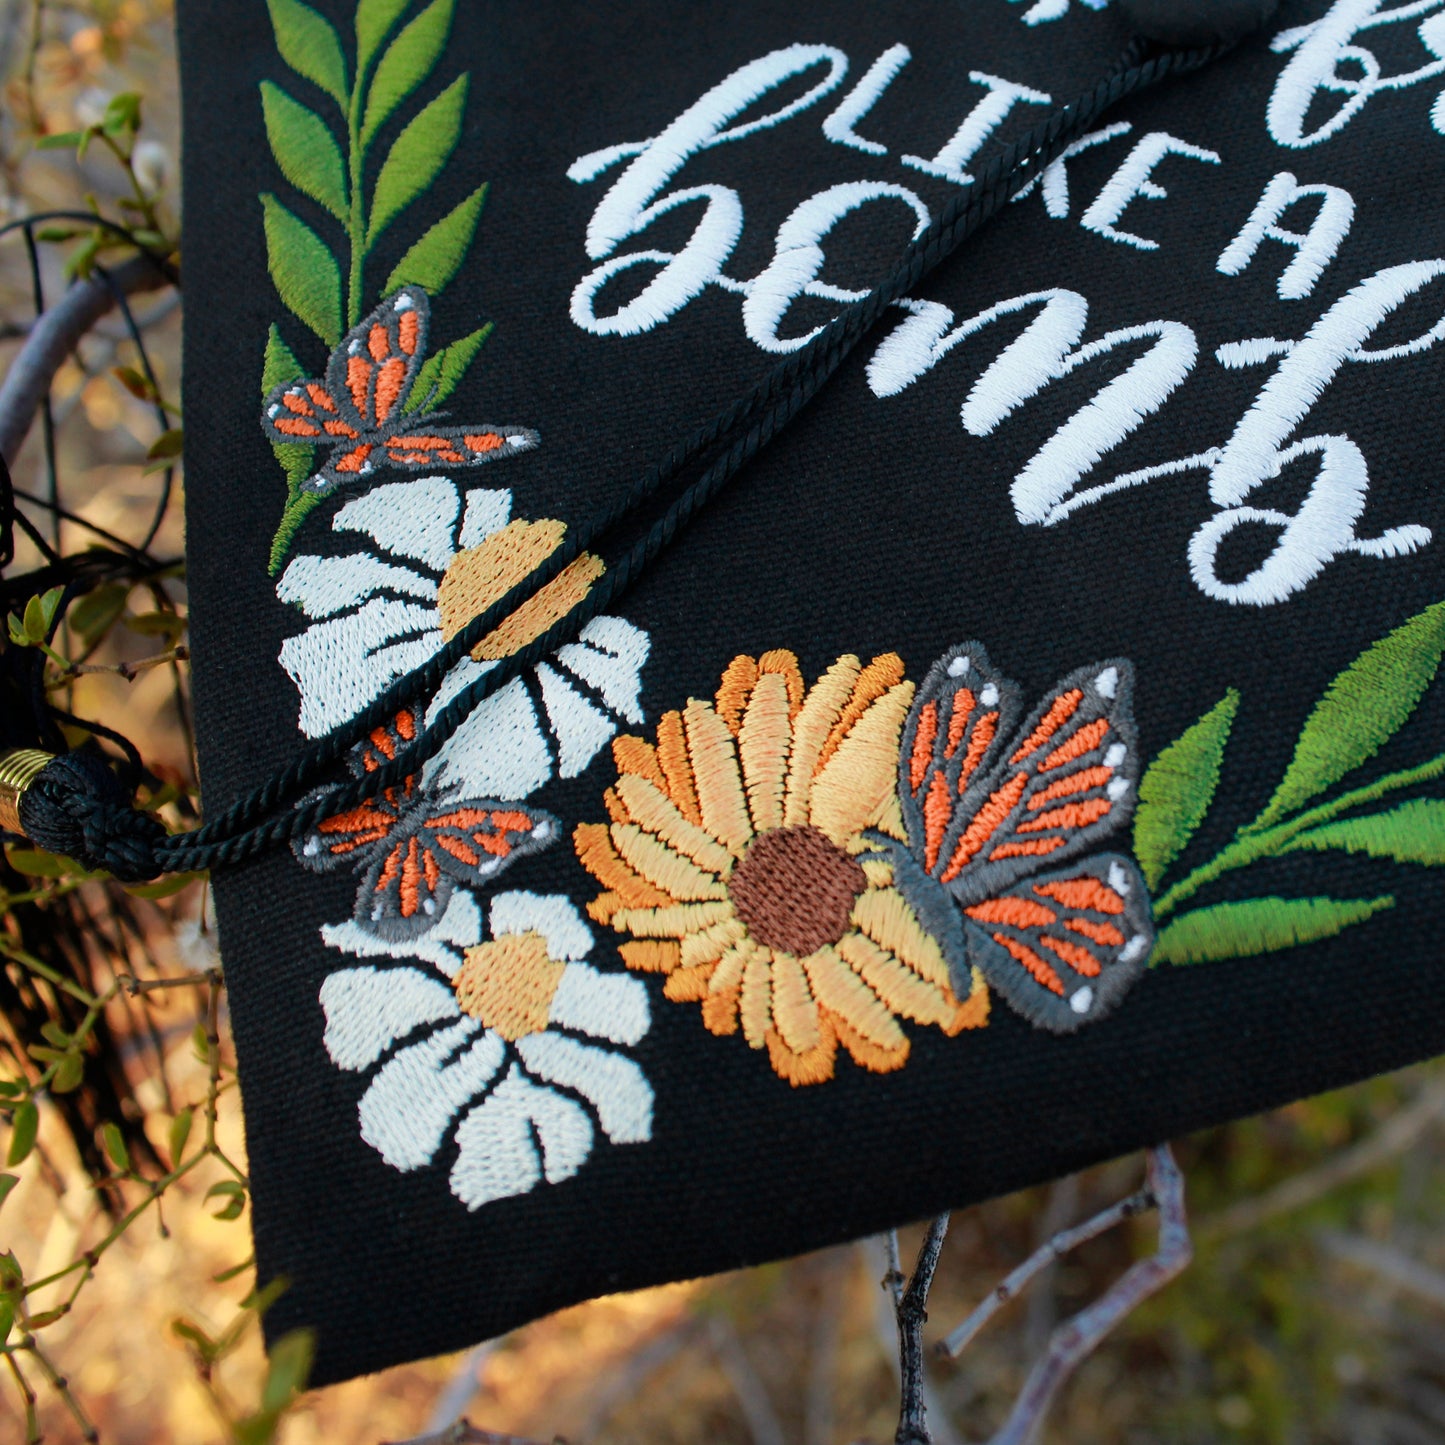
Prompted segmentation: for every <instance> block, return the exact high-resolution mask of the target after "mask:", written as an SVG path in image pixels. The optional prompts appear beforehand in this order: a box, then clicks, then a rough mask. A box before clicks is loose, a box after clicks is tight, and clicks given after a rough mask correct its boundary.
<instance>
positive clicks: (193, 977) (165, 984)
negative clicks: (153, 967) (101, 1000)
mask: <svg viewBox="0 0 1445 1445" xmlns="http://www.w3.org/2000/svg"><path fill="white" fill-rule="evenodd" d="M117 977H118V978H119V980H120V986H121V987H122V988H123V989H124V990H125V991H126V992H127V993H128V994H130V996H131V997H132V998H134V997H135V995H136V994H138V993H153V992H154V991H155V990H156V989H162V988H204V987H205V986H206V985H207V984H210V985H212V986H214V987H219V986H220V983H221V970H220V969H219V968H210V969H207V970H206V971H205V972H204V973H182V974H176V975H172V976H170V977H167V978H137V977H136V976H135V975H134V974H133V973H122V974H118V975H117Z"/></svg>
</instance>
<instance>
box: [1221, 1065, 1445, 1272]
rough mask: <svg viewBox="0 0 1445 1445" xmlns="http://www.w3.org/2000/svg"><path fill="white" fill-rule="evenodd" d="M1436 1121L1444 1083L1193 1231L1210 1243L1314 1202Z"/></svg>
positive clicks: (1443, 1110) (1441, 1112)
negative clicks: (1342, 1146) (1345, 1145)
mask: <svg viewBox="0 0 1445 1445" xmlns="http://www.w3.org/2000/svg"><path fill="white" fill-rule="evenodd" d="M1441 1118H1445V1079H1437V1080H1436V1081H1435V1082H1434V1083H1432V1084H1430V1085H1428V1086H1427V1087H1426V1088H1424V1089H1422V1090H1421V1091H1420V1094H1419V1096H1418V1097H1417V1098H1415V1099H1414V1100H1412V1101H1411V1102H1410V1103H1409V1104H1407V1105H1406V1106H1405V1107H1404V1108H1403V1109H1400V1110H1399V1111H1398V1112H1397V1113H1395V1114H1392V1115H1391V1116H1390V1117H1389V1118H1388V1119H1387V1120H1385V1122H1384V1123H1383V1124H1381V1125H1380V1127H1379V1128H1378V1129H1376V1130H1375V1132H1374V1133H1373V1134H1371V1135H1369V1136H1368V1137H1367V1138H1364V1139H1361V1140H1360V1142H1359V1143H1358V1144H1352V1145H1351V1146H1350V1147H1349V1148H1348V1149H1341V1150H1340V1151H1339V1152H1338V1153H1335V1154H1331V1155H1330V1156H1329V1158H1327V1159H1326V1160H1325V1161H1324V1162H1323V1163H1322V1164H1320V1165H1319V1166H1318V1167H1317V1168H1315V1169H1309V1170H1306V1171H1305V1172H1304V1173H1303V1174H1296V1175H1295V1176H1294V1177H1293V1178H1291V1179H1286V1180H1285V1181H1284V1183H1283V1184H1280V1185H1278V1186H1277V1187H1276V1188H1274V1189H1271V1190H1269V1191H1268V1192H1267V1193H1265V1194H1261V1195H1260V1196H1259V1197H1258V1198H1256V1199H1242V1200H1240V1202H1239V1203H1238V1204H1234V1205H1231V1206H1230V1207H1229V1208H1228V1209H1226V1210H1224V1211H1223V1212H1222V1213H1220V1214H1216V1215H1214V1216H1213V1217H1212V1218H1209V1219H1206V1220H1204V1221H1203V1222H1202V1223H1201V1224H1200V1225H1199V1227H1198V1229H1197V1230H1196V1231H1195V1232H1196V1234H1197V1236H1198V1238H1199V1240H1200V1242H1201V1243H1205V1244H1211V1243H1213V1242H1214V1241H1215V1240H1217V1239H1222V1238H1224V1237H1225V1236H1226V1235H1232V1234H1248V1233H1251V1232H1252V1231H1254V1230H1255V1229H1258V1228H1259V1226H1260V1225H1261V1224H1264V1223H1266V1222H1267V1221H1268V1220H1271V1219H1275V1218H1277V1217H1278V1216H1279V1215H1281V1214H1289V1213H1291V1212H1292V1211H1294V1210H1296V1209H1303V1208H1305V1207H1306V1206H1307V1205H1310V1204H1314V1203H1315V1202H1316V1201H1317V1200H1320V1199H1323V1198H1324V1197H1325V1196H1326V1195H1327V1194H1330V1193H1332V1192H1333V1191H1334V1190H1336V1189H1338V1188H1339V1187H1340V1185H1342V1184H1347V1183H1348V1182H1349V1181H1350V1180H1351V1179H1358V1178H1359V1177H1360V1176H1361V1175H1364V1174H1369V1173H1372V1172H1373V1171H1374V1170H1376V1169H1379V1168H1381V1167H1382V1166H1383V1165H1385V1164H1388V1163H1390V1161H1391V1160H1393V1159H1395V1158H1397V1157H1398V1156H1399V1155H1401V1154H1403V1153H1404V1152H1405V1150H1407V1149H1408V1148H1410V1146H1411V1145H1412V1144H1414V1143H1415V1141H1416V1140H1417V1139H1419V1138H1420V1136H1421V1135H1422V1134H1424V1133H1425V1132H1426V1131H1427V1130H1428V1129H1430V1128H1431V1127H1432V1126H1433V1125H1435V1124H1436V1123H1438V1122H1439V1121H1440V1119H1441Z"/></svg>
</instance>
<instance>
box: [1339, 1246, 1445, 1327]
mask: <svg viewBox="0 0 1445 1445" xmlns="http://www.w3.org/2000/svg"><path fill="white" fill-rule="evenodd" d="M1318 1238H1319V1242H1320V1245H1321V1247H1322V1248H1323V1249H1324V1251H1325V1253H1326V1254H1330V1255H1333V1256H1334V1257H1335V1258H1336V1259H1339V1260H1343V1261H1344V1262H1345V1263H1346V1264H1352V1265H1354V1266H1355V1267H1356V1268H1357V1269H1362V1270H1365V1271H1366V1272H1367V1273H1369V1274H1371V1275H1373V1276H1374V1277H1375V1278H1376V1279H1378V1280H1381V1281H1383V1282H1384V1283H1385V1284H1388V1285H1389V1286H1390V1287H1391V1288H1392V1289H1396V1290H1403V1291H1404V1292H1405V1293H1406V1294H1412V1295H1414V1296H1415V1297H1416V1298H1417V1299H1421V1300H1424V1301H1425V1302H1426V1303H1427V1304H1432V1305H1434V1306H1435V1308H1436V1309H1445V1274H1442V1273H1441V1272H1440V1271H1439V1270H1438V1269H1432V1268H1431V1267H1430V1266H1429V1265H1428V1264H1426V1263H1425V1261H1424V1260H1422V1259H1417V1258H1416V1257H1415V1256H1414V1255H1411V1254H1406V1253H1405V1251H1404V1250H1403V1249H1397V1248H1396V1247H1395V1246H1394V1245H1393V1244H1385V1243H1384V1242H1383V1241H1381V1240H1378V1239H1367V1238H1365V1237H1364V1236H1363V1235H1359V1234H1344V1233H1342V1232H1339V1231H1337V1230H1325V1231H1322V1232H1321V1233H1320V1235H1319V1236H1318Z"/></svg>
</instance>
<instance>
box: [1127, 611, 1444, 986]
mask: <svg viewBox="0 0 1445 1445" xmlns="http://www.w3.org/2000/svg"><path fill="white" fill-rule="evenodd" d="M1442 658H1445V602H1437V603H1435V604H1434V605H1433V606H1432V607H1427V608H1426V609H1425V610H1424V611H1423V612H1421V613H1419V614H1418V615H1417V616H1415V617H1412V618H1411V619H1410V620H1409V621H1408V622H1405V623H1404V624H1403V625H1401V626H1400V627H1398V628H1396V629H1395V630H1394V631H1393V632H1391V633H1390V634H1389V635H1388V636H1386V637H1383V638H1381V639H1380V640H1379V641H1378V642H1376V643H1374V644H1372V645H1371V646H1370V647H1367V648H1366V649H1365V651H1364V652H1363V653H1361V654H1360V656H1359V657H1357V658H1356V659H1355V660H1354V661H1353V662H1352V663H1351V664H1350V665H1349V666H1348V667H1347V668H1345V670H1344V671H1343V672H1341V673H1340V674H1339V675H1338V676H1337V677H1336V678H1335V679H1334V680H1333V681H1332V682H1331V683H1330V685H1329V686H1328V687H1327V688H1326V689H1325V693H1324V696H1323V697H1321V698H1320V700H1319V702H1318V703H1316V705H1315V707H1314V709H1313V711H1312V712H1311V713H1310V715H1309V717H1308V718H1306V720H1305V724H1304V727H1303V728H1302V729H1301V730H1300V734H1299V737H1298V739H1297V740H1296V742H1295V749H1294V756H1293V757H1292V758H1291V760H1290V763H1289V766H1288V767H1287V768H1286V769H1285V773H1284V776H1283V777H1282V778H1281V779H1280V782H1279V785H1278V786H1277V787H1276V788H1275V791H1274V794H1273V796H1272V797H1271V798H1270V800H1269V802H1268V803H1267V804H1266V805H1265V807H1264V808H1263V809H1262V810H1261V811H1260V813H1259V815H1258V816H1257V817H1256V818H1255V819H1254V820H1253V821H1252V822H1249V823H1247V824H1245V825H1244V826H1243V827H1242V828H1240V829H1239V830H1238V831H1237V832H1236V833H1235V835H1234V838H1233V839H1232V840H1231V841H1230V842H1229V843H1228V844H1226V845H1225V847H1223V848H1222V849H1220V851H1219V852H1218V853H1216V854H1215V856H1214V857H1213V858H1211V859H1210V860H1209V861H1208V862H1207V863H1203V864H1201V865H1200V866H1198V867H1196V868H1195V869H1193V871H1192V872H1190V873H1188V874H1186V875H1185V876H1184V877H1183V878H1181V879H1179V880H1178V881H1177V882H1176V883H1175V884H1174V885H1173V886H1172V887H1170V888H1168V889H1167V890H1166V891H1164V892H1163V893H1162V894H1160V896H1159V897H1158V898H1157V899H1156V901H1155V904H1154V914H1155V917H1156V918H1157V919H1159V920H1161V921H1162V920H1164V919H1166V918H1169V917H1170V916H1171V915H1173V914H1176V913H1177V910H1178V908H1179V906H1180V905H1181V904H1182V903H1184V902H1186V901H1187V900H1189V899H1190V898H1192V897H1193V896H1194V895H1195V894H1196V893H1197V892H1199V890H1200V889H1202V888H1204V887H1205V886H1206V885H1208V884H1210V883H1212V882H1214V881H1215V880H1216V879H1218V878H1220V877H1222V876H1223V875H1224V874H1226V873H1229V872H1232V871H1234V870H1236V869H1239V868H1243V867H1246V866H1248V865H1249V864H1251V863H1255V862H1259V861H1260V860H1262V859H1265V858H1275V857H1279V856H1281V855H1284V854H1288V853H1295V852H1301V851H1314V852H1320V851H1325V850H1331V849H1335V850H1341V851H1344V852H1348V853H1361V854H1365V855H1367V856H1369V857H1372V858H1385V859H1391V860H1393V861H1395V862H1397V863H1406V864H1417V865H1424V866H1427V867H1429V866H1437V867H1438V866H1441V865H1445V798H1436V797H1416V798H1412V799H1410V800H1408V801H1406V802H1403V803H1399V804H1397V805H1396V806H1394V807H1392V808H1387V809H1383V810H1377V811H1373V812H1360V811H1358V810H1360V809H1363V808H1367V807H1368V806H1369V805H1370V804H1372V803H1378V802H1380V801H1382V800H1383V799H1385V798H1386V797H1388V796H1389V795H1390V794H1392V793H1396V792H1399V791H1400V790H1402V789H1405V788H1413V787H1418V786H1420V785H1422V784H1426V783H1431V782H1434V781H1437V780H1439V779H1440V778H1442V777H1445V752H1441V753H1439V754H1437V755H1436V756H1435V757H1433V758H1430V759H1428V760H1427V761H1426V762H1423V763H1420V764H1417V765H1416V766H1414V767H1410V768H1402V769H1399V770H1397V771H1395V772H1392V773H1387V774H1386V775H1385V776H1383V777H1381V778H1378V779H1376V780H1375V781H1374V782H1372V783H1368V784H1365V785H1363V786H1361V787H1356V788H1353V789H1350V790H1349V791H1347V792H1344V793H1340V794H1338V795H1337V796H1335V797H1333V798H1329V799H1327V800H1325V801H1317V800H1318V799H1320V798H1321V797H1322V795H1324V794H1326V793H1328V792H1329V791H1330V790H1331V789H1332V788H1333V787H1334V786H1335V785H1336V784H1337V783H1340V782H1341V781H1343V780H1344V779H1345V778H1346V777H1348V776H1349V774H1351V773H1353V772H1354V771H1356V770H1357V769H1358V768H1360V767H1362V766H1363V765H1364V764H1365V763H1367V762H1369V761H1370V759H1371V758H1373V757H1374V756H1375V755H1376V754H1377V753H1378V752H1379V750H1380V749H1381V748H1382V747H1383V746H1384V745H1385V744H1386V743H1387V742H1388V741H1389V740H1390V739H1391V738H1393V737H1394V736H1395V734H1396V733H1397V732H1399V730H1400V729H1401V728H1402V727H1403V726H1404V725H1405V723H1406V722H1408V721H1409V719H1410V717H1411V716H1412V715H1413V713H1414V712H1415V709H1416V708H1417V707H1418V706H1419V704H1420V702H1421V700H1422V699H1423V698H1424V696H1425V694H1426V692H1427V690H1428V689H1429V687H1430V685H1431V684H1432V683H1433V682H1434V680H1435V678H1436V675H1437V674H1438V672H1439V670H1440V664H1441V660H1442ZM1239 705H1240V698H1239V694H1238V693H1237V692H1235V691H1234V690H1233V689H1232V688H1231V689H1230V690H1229V691H1228V692H1227V693H1226V694H1225V695H1224V697H1222V698H1221V699H1220V700H1219V702H1217V703H1216V704H1215V705H1214V707H1212V708H1211V709H1210V710H1209V711H1208V712H1207V713H1205V714H1204V716H1203V717H1201V718H1200V719H1199V721H1198V722H1196V723H1194V724H1193V725H1192V726H1191V727H1189V728H1188V729H1186V730H1185V732H1184V733H1182V734H1181V735H1180V736H1179V737H1178V738H1177V739H1175V741H1174V742H1172V743H1170V744H1169V745H1168V746H1167V747H1165V748H1164V749H1163V750H1162V751H1161V752H1160V753H1159V755H1158V756H1157V757H1156V758H1155V759H1154V761H1153V762H1152V763H1151V764H1150V766H1149V768H1148V770H1147V771H1146V773H1145V774H1144V777H1143V779H1142V780H1141V781H1140V785H1139V807H1138V810H1137V811H1136V813H1135V816H1134V851H1135V854H1136V856H1137V857H1138V860H1139V865H1140V867H1141V869H1142V870H1143V872H1144V877H1145V880H1146V881H1147V883H1148V884H1149V887H1150V889H1151V890H1153V889H1155V888H1157V886H1158V885H1159V884H1160V883H1161V882H1162V881H1163V880H1164V878H1165V876H1166V875H1167V873H1168V872H1169V870H1170V868H1171V866H1172V865H1173V864H1174V862H1175V861H1176V860H1177V859H1178V858H1179V857H1180V856H1181V855H1182V854H1183V853H1184V852H1185V850H1186V849H1187V848H1188V846H1189V843H1190V841H1191V840H1192V839H1193V837H1194V834H1195V832H1196V830H1197V829H1198V828H1199V826H1200V824H1201V823H1202V822H1203V821H1204V818H1205V816H1206V815H1207V813H1208V811H1209V809H1210V807H1211V805H1212V803H1213V801H1214V797H1215V793H1216V791H1217V789H1218V786H1219V780H1220V771H1221V767H1222V764H1223V759H1224V753H1225V748H1226V746H1227V744H1228V742H1229V735H1230V730H1231V728H1232V726H1233V723H1234V718H1235V714H1236V712H1237V711H1238V709H1239ZM1394 902H1395V900H1394V898H1393V896H1391V895H1389V894H1386V895H1382V896H1380V897H1376V898H1333V897H1328V896H1320V897H1307V898H1279V897H1261V898H1247V899H1242V900H1238V901H1234V902H1225V903H1215V904H1210V905H1206V906H1204V907H1200V908H1193V909H1190V910H1189V911H1188V912H1185V913H1182V914H1178V916H1177V917H1174V918H1173V919H1172V921H1171V922H1169V923H1168V925H1167V926H1166V927H1164V928H1163V929H1162V930H1161V931H1160V933H1159V936H1158V941H1157V943H1156V944H1155V948H1154V955H1153V962H1155V963H1159V962H1167V963H1201V962H1211V961H1215V960H1219V959H1226V958H1243V957H1249V956H1251V955H1253V954H1257V953H1265V952H1269V951H1271V950H1274V949H1279V948H1284V947H1289V946H1292V945H1294V944H1298V943H1307V942H1311V941H1313V940H1315V939H1321V938H1328V937H1332V936H1333V935H1335V934H1337V933H1339V932H1341V931H1342V930H1343V929H1345V928H1348V927H1351V926H1353V925H1354V924H1357V923H1362V922H1364V921H1365V919H1367V918H1370V917H1372V916H1373V915H1374V914H1376V913H1379V912H1382V911H1383V910H1385V909H1388V908H1391V907H1393V906H1394Z"/></svg>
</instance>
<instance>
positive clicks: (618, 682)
mask: <svg viewBox="0 0 1445 1445" xmlns="http://www.w3.org/2000/svg"><path fill="white" fill-rule="evenodd" d="M578 636H579V638H580V639H581V641H580V642H569V643H567V644H566V645H565V646H562V647H559V648H558V649H557V660H558V661H559V662H561V663H562V664H563V665H564V666H565V667H567V668H568V669H569V670H570V671H572V672H574V673H576V674H577V676H578V677H580V678H581V679H582V681H583V682H585V683H586V684H587V685H588V686H589V687H591V688H595V689H596V690H597V692H598V693H600V694H601V697H602V701H603V702H605V703H606V704H607V706H608V707H610V708H611V709H612V711H613V712H615V713H618V714H620V715H621V716H622V717H625V718H626V719H627V721H628V722H630V723H641V722H642V720H643V714H642V706H641V703H640V701H639V699H640V696H641V692H642V676H641V674H642V664H643V663H644V662H646V661H647V654H648V652H649V651H650V649H651V647H652V643H651V641H650V640H649V638H648V636H647V634H646V633H645V632H643V631H642V629H641V628H638V627H634V626H633V625H632V624H631V623H630V622H624V621H623V620H622V618H620V617H594V618H593V619H592V620H591V622H589V623H588V624H587V626H586V627H584V628H583V629H582V631H581V632H580V633H579V634H578Z"/></svg>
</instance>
